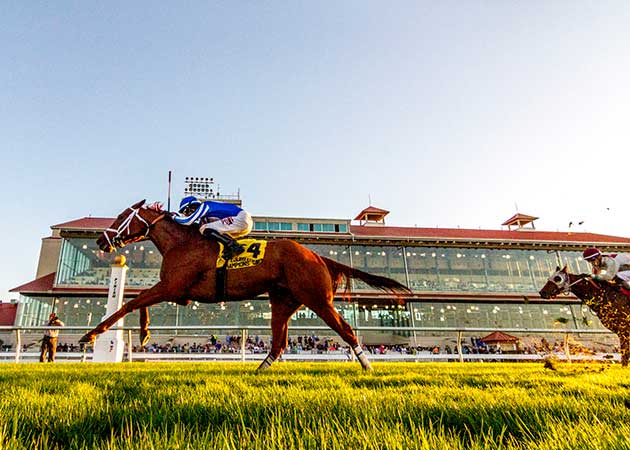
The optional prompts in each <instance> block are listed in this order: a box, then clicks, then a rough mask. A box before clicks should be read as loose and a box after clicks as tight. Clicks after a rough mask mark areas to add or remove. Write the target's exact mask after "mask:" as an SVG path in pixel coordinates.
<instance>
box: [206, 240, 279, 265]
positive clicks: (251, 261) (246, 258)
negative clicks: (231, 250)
mask: <svg viewBox="0 0 630 450" xmlns="http://www.w3.org/2000/svg"><path fill="white" fill-rule="evenodd" d="M238 243H239V244H241V245H242V246H243V248H244V249H245V251H244V252H243V253H241V254H240V255H238V256H235V257H234V258H232V259H230V260H229V262H228V266H227V268H228V269H243V268H245V267H253V266H257V265H258V264H260V263H261V262H262V260H263V259H264V257H265V250H266V249H267V241H264V240H262V239H238ZM224 265H225V259H223V244H222V243H220V242H219V257H218V258H217V267H223V266H224Z"/></svg>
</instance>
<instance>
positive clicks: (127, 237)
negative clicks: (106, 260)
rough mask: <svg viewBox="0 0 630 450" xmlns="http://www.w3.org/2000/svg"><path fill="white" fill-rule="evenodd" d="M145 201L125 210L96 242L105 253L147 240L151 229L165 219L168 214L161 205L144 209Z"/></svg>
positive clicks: (153, 205) (155, 204)
mask: <svg viewBox="0 0 630 450" xmlns="http://www.w3.org/2000/svg"><path fill="white" fill-rule="evenodd" d="M144 202H145V200H142V201H139V202H138V203H136V204H135V205H133V206H131V207H129V208H127V209H125V210H124V211H123V212H122V213H120V215H119V216H118V217H116V220H114V223H112V224H111V225H110V227H109V228H107V229H106V230H105V231H103V234H102V235H101V237H99V238H98V239H97V240H96V243H97V244H98V247H99V248H100V249H101V250H103V251H104V252H107V253H109V252H111V251H113V250H114V249H116V248H117V247H119V248H122V247H124V246H125V245H127V244H130V243H132V242H138V241H143V240H145V239H147V236H148V234H149V230H150V229H151V227H152V226H153V225H154V224H155V223H156V222H158V221H159V220H161V219H162V218H164V217H165V216H166V215H167V213H166V212H164V211H162V209H161V205H159V204H157V203H154V204H152V205H149V206H148V207H143V205H144Z"/></svg>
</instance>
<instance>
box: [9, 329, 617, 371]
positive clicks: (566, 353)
mask: <svg viewBox="0 0 630 450" xmlns="http://www.w3.org/2000/svg"><path fill="white" fill-rule="evenodd" d="M49 328H51V327H46V326H40V327H13V326H0V333H2V332H5V333H6V332H8V333H14V336H15V338H14V339H15V345H12V347H13V348H14V350H12V351H0V361H5V362H29V361H38V360H39V352H32V351H22V336H23V335H24V333H26V332H31V333H32V332H41V333H43V332H44V330H47V329H49ZM91 329H92V328H91V327H85V326H82V327H78V326H68V327H64V328H63V333H67V332H68V331H75V332H87V331H89V330H91ZM111 329H112V330H117V329H120V330H124V331H126V335H127V343H126V346H125V347H126V348H125V360H126V361H134V360H135V361H214V360H221V361H230V360H231V361H262V359H264V357H265V355H266V354H265V353H253V352H251V351H248V350H247V349H246V345H245V344H246V339H247V336H248V334H251V333H252V332H256V333H259V332H261V331H266V332H269V330H270V328H269V327H267V326H253V325H252V326H234V325H224V326H216V325H213V326H174V327H172V326H155V327H151V331H153V332H158V331H175V332H182V331H184V332H185V331H190V332H216V331H217V330H222V331H225V332H230V333H232V334H235V335H240V336H241V340H240V351H239V352H238V353H220V352H219V353H184V352H178V353H152V352H134V351H133V345H132V344H131V343H132V340H131V338H132V332H133V331H139V327H137V326H136V327H120V328H117V327H112V328H111ZM355 330H356V331H357V332H358V334H359V339H360V333H361V332H363V331H365V332H404V333H408V334H409V335H410V336H415V335H416V334H426V333H441V334H443V333H446V334H451V333H452V336H453V342H456V348H455V351H454V352H453V353H451V354H443V353H440V354H434V353H432V352H429V351H420V352H413V353H399V352H389V353H386V354H372V355H371V356H370V359H371V360H373V361H417V362H420V361H459V362H464V361H536V360H541V359H544V358H547V357H549V356H554V357H556V358H558V359H560V360H567V361H577V360H593V361H619V359H620V356H619V354H618V353H598V354H594V355H589V354H583V355H582V354H580V355H572V354H571V352H570V349H569V337H570V336H573V335H577V336H580V337H583V336H584V335H607V336H614V334H612V333H611V332H610V331H607V330H582V329H579V330H578V329H555V328H554V329H546V328H499V329H496V328H492V329H490V328H466V327H462V328H459V327H443V328H439V327H356V328H355ZM296 331H309V332H313V331H327V332H329V333H331V334H332V333H333V332H332V330H330V328H328V327H325V326H295V327H291V332H292V333H295V332H296ZM494 331H502V332H505V333H517V334H528V335H543V336H544V335H562V336H563V349H562V351H560V352H553V353H550V352H539V353H529V354H523V353H501V354H497V353H492V354H480V353H465V352H464V351H463V348H464V345H463V336H464V334H467V335H471V334H477V335H479V334H489V333H492V332H494ZM413 339H414V338H413V337H411V338H410V340H413ZM91 359H92V354H91V353H90V352H89V351H82V352H58V353H57V360H58V361H84V362H86V361H91ZM282 359H284V360H286V361H351V360H352V359H353V356H352V354H351V353H350V352H345V351H334V352H316V351H313V352H311V351H301V352H299V353H290V352H285V353H284V355H283V356H282Z"/></svg>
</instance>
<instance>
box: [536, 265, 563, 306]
mask: <svg viewBox="0 0 630 450" xmlns="http://www.w3.org/2000/svg"><path fill="white" fill-rule="evenodd" d="M570 288H571V280H570V279H569V274H568V272H567V266H564V267H563V268H562V269H561V268H560V267H556V271H555V272H554V273H553V274H552V275H551V276H550V277H549V278H548V280H547V283H545V285H544V286H543V287H542V289H541V290H540V291H539V292H538V293H539V294H540V296H541V297H542V298H544V299H550V298H555V297H556V296H558V294H568V293H569V289H570Z"/></svg>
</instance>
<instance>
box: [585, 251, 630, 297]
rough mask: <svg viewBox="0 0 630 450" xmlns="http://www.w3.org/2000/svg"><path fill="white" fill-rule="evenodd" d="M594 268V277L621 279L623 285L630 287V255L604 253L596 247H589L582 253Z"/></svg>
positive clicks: (611, 279) (608, 279)
mask: <svg viewBox="0 0 630 450" xmlns="http://www.w3.org/2000/svg"><path fill="white" fill-rule="evenodd" d="M582 256H583V257H584V260H586V261H588V262H589V263H590V264H591V266H592V268H593V273H592V275H591V276H592V277H593V278H595V279H599V280H606V281H613V280H614V279H615V278H617V279H618V280H619V282H620V283H621V286H623V287H624V288H625V289H630V255H627V254H623V253H619V254H611V255H604V254H602V252H601V251H600V250H599V249H598V248H595V247H589V248H587V249H586V250H584V253H583V254H582Z"/></svg>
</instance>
